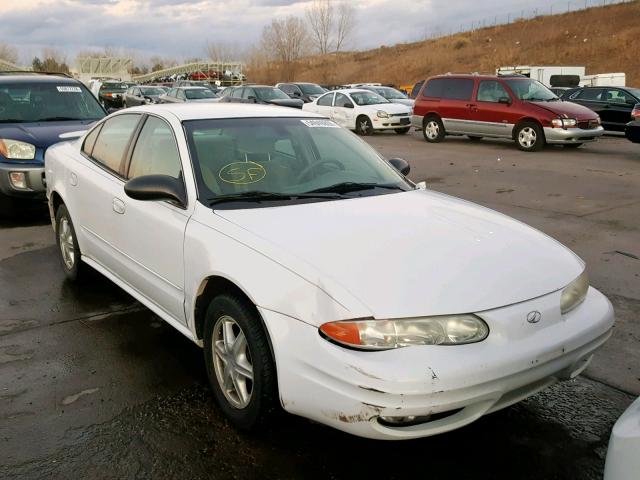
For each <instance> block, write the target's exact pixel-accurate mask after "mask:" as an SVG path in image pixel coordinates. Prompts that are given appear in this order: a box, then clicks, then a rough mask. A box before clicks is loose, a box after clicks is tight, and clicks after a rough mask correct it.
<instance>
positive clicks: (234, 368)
mask: <svg viewBox="0 0 640 480" xmlns="http://www.w3.org/2000/svg"><path fill="white" fill-rule="evenodd" d="M204 355H205V363H206V367H207V376H208V377H209V382H210V384H211V387H212V389H213V394H214V397H215V399H216V402H217V404H218V406H219V407H220V409H221V410H222V412H223V413H224V415H225V416H226V417H227V418H228V419H229V420H230V421H231V422H232V423H233V424H234V425H235V426H236V427H238V428H241V429H244V430H249V429H253V428H256V427H260V426H262V425H264V424H265V423H267V421H268V420H269V418H270V416H271V415H272V414H273V413H274V411H276V409H277V403H276V399H277V386H276V369H275V365H274V362H273V358H272V356H271V350H270V348H269V342H268V339H267V335H266V333H265V330H264V328H263V327H262V322H261V320H260V318H259V317H258V313H257V312H256V311H255V308H253V306H252V305H250V304H248V302H246V301H245V300H243V299H241V298H239V297H237V296H234V295H220V296H218V297H216V298H214V299H213V300H212V301H211V303H210V304H209V308H208V309H207V313H206V318H205V332H204Z"/></svg>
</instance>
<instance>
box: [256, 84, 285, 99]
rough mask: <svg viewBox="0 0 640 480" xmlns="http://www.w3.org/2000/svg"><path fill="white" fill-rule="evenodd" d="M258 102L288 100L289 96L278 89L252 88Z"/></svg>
mask: <svg viewBox="0 0 640 480" xmlns="http://www.w3.org/2000/svg"><path fill="white" fill-rule="evenodd" d="M254 90H255V92H256V95H257V96H258V98H259V99H260V100H289V95H287V94H286V93H284V92H283V91H282V90H280V89H279V88H264V87H263V88H254Z"/></svg>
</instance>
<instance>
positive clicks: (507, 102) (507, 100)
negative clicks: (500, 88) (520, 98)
mask: <svg viewBox="0 0 640 480" xmlns="http://www.w3.org/2000/svg"><path fill="white" fill-rule="evenodd" d="M498 103H504V104H505V105H511V98H509V97H500V98H499V99H498Z"/></svg>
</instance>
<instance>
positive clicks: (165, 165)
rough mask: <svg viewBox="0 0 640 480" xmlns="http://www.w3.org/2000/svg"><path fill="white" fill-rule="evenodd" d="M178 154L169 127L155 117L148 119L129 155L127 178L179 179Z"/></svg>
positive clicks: (179, 165) (180, 167) (180, 168)
mask: <svg viewBox="0 0 640 480" xmlns="http://www.w3.org/2000/svg"><path fill="white" fill-rule="evenodd" d="M181 171H182V165H181V163H180V154H179V153H178V147H177V146H176V140H175V137H174V135H173V131H172V130H171V127H170V126H169V125H168V124H167V123H166V122H164V121H163V120H160V119H159V118H156V117H148V118H147V121H146V122H145V124H144V126H143V127H142V130H140V135H139V136H138V140H137V142H136V146H135V147H134V149H133V154H132V155H131V164H130V166H129V174H128V175H127V177H128V178H135V177H140V176H142V175H168V176H170V177H173V178H179V177H180V172H181Z"/></svg>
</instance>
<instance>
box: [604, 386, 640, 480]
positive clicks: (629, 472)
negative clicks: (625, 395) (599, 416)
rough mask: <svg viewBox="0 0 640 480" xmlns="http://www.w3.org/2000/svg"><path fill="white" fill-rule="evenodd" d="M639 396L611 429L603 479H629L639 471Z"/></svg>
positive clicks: (635, 476) (634, 476)
mask: <svg viewBox="0 0 640 480" xmlns="http://www.w3.org/2000/svg"><path fill="white" fill-rule="evenodd" d="M639 453H640V398H637V399H636V401H635V402H633V403H632V404H631V405H630V406H629V408H627V410H625V412H624V413H623V414H622V415H621V416H620V418H619V419H618V421H617V422H616V423H615V425H614V426H613V429H612V430H611V436H610V437H609V448H608V450H607V460H606V463H605V466H604V480H629V479H633V478H638V474H639V473H640V456H639V455H638V454H639Z"/></svg>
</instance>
